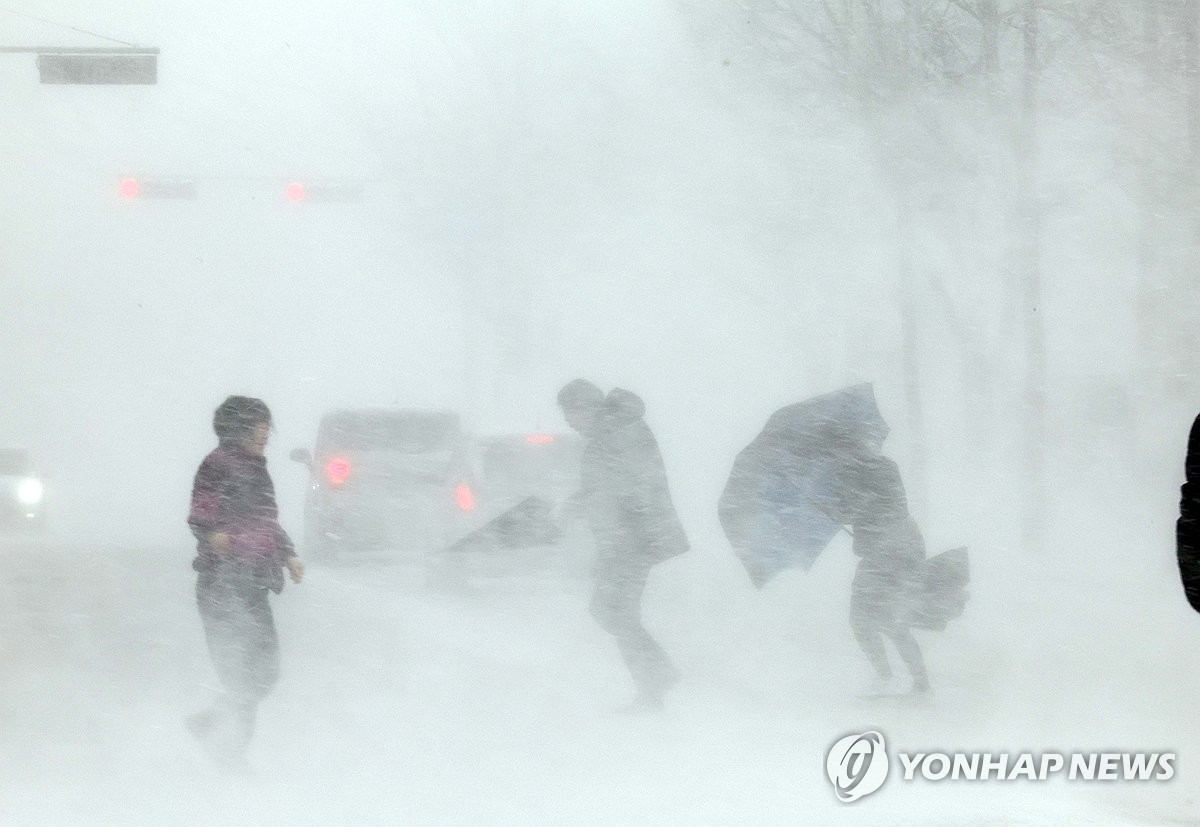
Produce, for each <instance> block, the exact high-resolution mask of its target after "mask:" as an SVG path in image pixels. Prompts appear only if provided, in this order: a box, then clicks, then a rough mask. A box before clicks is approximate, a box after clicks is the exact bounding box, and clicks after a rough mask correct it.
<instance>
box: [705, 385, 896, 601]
mask: <svg viewBox="0 0 1200 827" xmlns="http://www.w3.org/2000/svg"><path fill="white" fill-rule="evenodd" d="M888 430H889V429H888V425H887V423H886V422H885V421H884V419H883V416H881V415H880V413H879V407H878V405H876V403H875V393H874V391H872V389H871V386H870V385H869V384H865V383H864V384H861V385H852V386H850V387H847V388H843V389H841V390H839V391H834V392H833V393H827V394H825V395H823V396H817V397H813V398H812V399H808V400H805V401H804V402H800V403H797V404H795V405H788V406H787V407H786V408H780V409H779V410H778V411H776V412H775V413H774V414H772V415H771V418H770V419H768V420H767V424H766V427H764V428H763V430H762V433H760V434H759V435H758V436H757V437H756V438H755V439H754V441H753V442H751V443H750V444H749V445H747V446H746V448H745V449H743V450H742V452H741V453H739V454H738V455H737V459H736V460H734V463H733V471H732V472H731V473H730V475H729V482H728V483H727V484H726V486H725V491H724V493H722V495H721V501H720V503H719V505H718V509H717V510H718V514H719V516H720V519H721V525H722V527H723V528H724V529H725V535H726V536H727V537H728V538H729V542H730V544H731V545H732V546H733V549H734V551H735V552H736V553H737V555H738V557H739V559H741V561H742V564H743V565H745V567H746V571H747V572H748V573H749V574H750V579H751V580H752V581H753V582H754V584H755V585H756V586H759V587H762V585H763V584H765V583H766V582H767V581H768V580H770V579H771V578H772V577H774V576H775V575H776V574H778V573H779V572H780V571H782V570H783V569H785V568H791V567H794V566H799V567H800V568H802V569H804V570H805V571H807V570H808V569H809V568H811V567H812V564H813V561H815V560H816V559H817V556H818V555H819V554H820V553H821V552H822V551H823V550H824V549H825V547H826V546H827V545H829V541H830V540H832V539H833V537H834V535H835V534H837V532H838V530H839V529H840V528H841V527H842V525H843V523H844V522H845V520H844V519H842V518H841V517H840V516H839V511H840V506H839V503H840V499H841V498H840V492H839V479H841V478H842V476H843V475H844V474H843V469H844V466H845V464H846V463H847V462H849V461H850V459H851V457H852V455H853V454H854V453H855V451H854V450H853V449H854V444H855V443H860V444H862V443H867V442H872V441H873V442H881V441H882V440H883V438H884V437H885V436H887V433H888Z"/></svg>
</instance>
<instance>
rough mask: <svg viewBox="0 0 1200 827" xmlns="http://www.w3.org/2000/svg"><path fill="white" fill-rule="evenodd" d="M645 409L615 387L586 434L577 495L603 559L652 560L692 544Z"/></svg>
mask: <svg viewBox="0 0 1200 827" xmlns="http://www.w3.org/2000/svg"><path fill="white" fill-rule="evenodd" d="M645 410H646V406H645V405H644V404H643V402H642V400H641V399H639V398H638V397H637V396H636V395H635V394H633V393H630V392H629V391H627V390H622V389H621V388H615V389H614V390H612V391H611V392H610V393H609V394H608V396H607V397H605V399H604V401H603V403H601V406H600V411H599V413H598V415H597V418H596V421H595V422H594V424H593V426H592V428H591V429H590V432H589V433H588V434H587V437H588V442H587V445H586V446H585V448H584V450H583V456H582V458H581V469H580V476H581V482H582V486H581V490H580V494H579V496H580V498H581V500H582V505H583V506H584V509H585V511H586V513H587V517H588V523H589V525H590V527H591V529H592V533H593V534H594V535H595V537H596V544H597V548H598V553H599V557H600V558H601V559H600V560H599V562H600V563H601V564H602V565H611V564H612V563H613V562H615V560H625V561H628V562H629V563H631V564H634V563H638V564H646V565H654V564H655V563H659V562H661V561H663V560H666V559H668V558H670V557H675V556H676V555H679V554H683V553H684V552H686V551H687V550H688V547H689V546H688V539H687V535H686V534H685V533H684V530H683V525H682V524H681V523H680V521H679V516H678V515H677V514H676V512H675V506H674V504H673V503H672V501H671V492H670V489H669V486H668V484H667V473H666V469H665V468H664V467H663V460H662V455H661V454H660V453H659V450H658V443H657V442H656V441H655V439H654V435H653V434H652V433H651V432H650V428H649V427H648V426H647V425H646V423H645V421H644V420H643V419H642V415H643V414H644V413H645Z"/></svg>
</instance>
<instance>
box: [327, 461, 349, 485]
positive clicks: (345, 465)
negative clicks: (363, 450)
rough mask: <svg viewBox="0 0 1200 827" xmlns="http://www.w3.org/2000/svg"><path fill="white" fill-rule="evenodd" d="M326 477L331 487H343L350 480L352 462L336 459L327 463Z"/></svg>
mask: <svg viewBox="0 0 1200 827" xmlns="http://www.w3.org/2000/svg"><path fill="white" fill-rule="evenodd" d="M325 476H326V478H327V479H328V480H329V483H330V485H341V484H342V483H344V482H345V481H346V480H347V479H349V478H350V460H348V459H346V458H345V457H334V458H333V459H331V460H329V462H327V463H325Z"/></svg>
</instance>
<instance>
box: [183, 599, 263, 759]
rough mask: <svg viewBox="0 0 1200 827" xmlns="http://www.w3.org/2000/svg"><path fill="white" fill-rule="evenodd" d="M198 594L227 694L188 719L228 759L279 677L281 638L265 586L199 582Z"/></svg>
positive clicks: (239, 751) (238, 751)
mask: <svg viewBox="0 0 1200 827" xmlns="http://www.w3.org/2000/svg"><path fill="white" fill-rule="evenodd" d="M197 597H198V602H199V605H200V616H201V619H202V621H203V623H204V632H205V638H206V640H207V642H208V648H209V654H210V655H211V657H212V661H213V667H214V669H215V670H216V672H217V675H218V677H219V678H220V679H221V683H222V685H223V686H224V687H225V695H223V696H222V697H220V698H218V699H217V700H216V701H215V702H214V703H213V705H212V707H210V708H209V709H208V710H206V711H204V712H202V713H199V714H198V715H195V716H192V718H190V719H189V721H188V725H189V727H190V728H191V729H192V731H193V732H195V733H196V734H197V737H200V738H202V739H207V740H208V741H210V742H211V743H212V745H213V747H214V748H215V749H216V750H217V752H218V753H219V754H220V757H222V758H224V759H234V760H236V759H239V758H240V757H241V756H242V755H243V754H244V753H245V750H246V748H247V747H248V746H249V743H250V738H251V736H252V735H253V732H254V719H255V713H256V708H257V706H258V702H259V701H260V700H262V698H263V697H265V696H266V695H267V693H268V692H270V690H271V688H272V687H273V686H274V685H275V682H276V681H277V680H278V677H279V644H278V639H277V637H276V632H275V623H274V619H273V617H272V615H271V608H270V604H269V603H268V602H267V590H266V589H259V588H247V587H244V586H230V585H222V584H219V583H216V584H214V583H211V582H210V583H206V584H201V585H198V587H197Z"/></svg>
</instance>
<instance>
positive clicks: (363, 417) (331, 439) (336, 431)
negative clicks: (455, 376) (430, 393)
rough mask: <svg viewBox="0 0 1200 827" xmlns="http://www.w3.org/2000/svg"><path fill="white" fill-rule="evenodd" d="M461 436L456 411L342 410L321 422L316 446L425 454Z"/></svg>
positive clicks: (339, 449)
mask: <svg viewBox="0 0 1200 827" xmlns="http://www.w3.org/2000/svg"><path fill="white" fill-rule="evenodd" d="M458 436H459V422H458V416H457V415H455V414H453V413H417V412H413V413H378V414H377V413H371V414H359V413H342V414H334V415H331V416H328V417H326V418H325V419H324V420H323V421H322V422H321V431H320V436H319V437H318V439H317V449H318V451H320V452H321V453H328V452H334V451H398V452H401V453H405V454H422V453H426V452H428V451H437V450H440V449H444V448H447V447H450V446H452V445H453V444H454V443H455V441H456V440H457V439H458Z"/></svg>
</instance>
